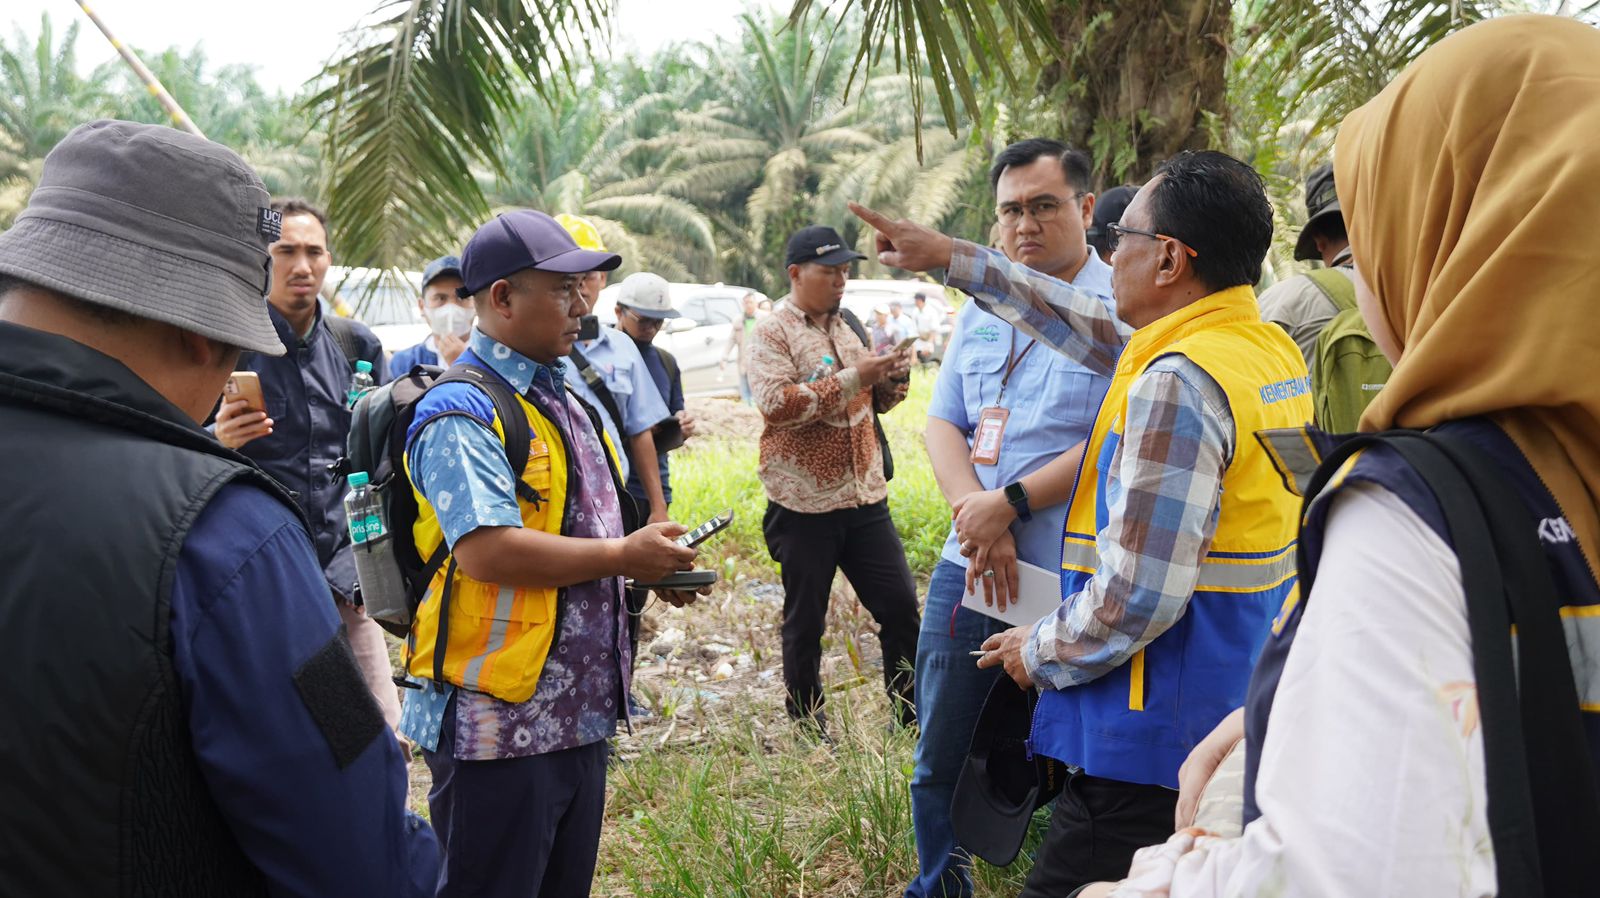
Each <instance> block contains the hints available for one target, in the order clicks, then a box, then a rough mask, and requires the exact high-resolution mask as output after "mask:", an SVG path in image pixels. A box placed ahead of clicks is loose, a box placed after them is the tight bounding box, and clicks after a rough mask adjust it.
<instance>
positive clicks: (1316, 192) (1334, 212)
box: [1294, 165, 1344, 261]
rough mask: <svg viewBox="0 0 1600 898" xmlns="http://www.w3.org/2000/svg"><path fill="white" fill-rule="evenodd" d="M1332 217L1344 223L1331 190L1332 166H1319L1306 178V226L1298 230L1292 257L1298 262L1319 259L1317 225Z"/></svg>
mask: <svg viewBox="0 0 1600 898" xmlns="http://www.w3.org/2000/svg"><path fill="white" fill-rule="evenodd" d="M1334 216H1338V217H1339V223H1340V224H1343V223H1344V212H1343V211H1341V210H1340V209H1339V194H1338V193H1337V192H1336V191H1335V190H1334V188H1333V166H1332V165H1319V166H1317V168H1316V169H1314V170H1313V171H1312V172H1311V174H1310V175H1307V176H1306V226H1305V227H1304V228H1301V229H1300V239H1299V240H1296V241H1295V244H1294V257H1295V258H1296V259H1299V260H1302V261H1304V260H1306V259H1321V258H1322V254H1321V253H1318V252H1317V241H1316V235H1317V227H1316V226H1317V223H1318V222H1322V221H1326V220H1327V219H1329V218H1332V217H1334Z"/></svg>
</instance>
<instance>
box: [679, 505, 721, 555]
mask: <svg viewBox="0 0 1600 898" xmlns="http://www.w3.org/2000/svg"><path fill="white" fill-rule="evenodd" d="M731 523H733V509H731V508H730V509H728V510H727V511H724V512H723V513H722V514H719V515H717V516H716V517H714V518H712V519H711V520H709V521H706V522H705V523H704V524H701V525H700V526H698V527H696V528H694V529H693V530H690V531H689V532H688V533H685V534H684V535H682V536H680V537H678V545H680V546H687V547H689V548H691V549H693V548H694V547H696V546H698V545H700V544H701V543H703V542H705V541H706V540H708V539H710V538H711V537H713V536H715V535H716V534H717V533H719V532H721V531H722V530H723V529H724V528H725V527H727V526H728V525H729V524H731Z"/></svg>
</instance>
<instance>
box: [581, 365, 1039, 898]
mask: <svg viewBox="0 0 1600 898" xmlns="http://www.w3.org/2000/svg"><path fill="white" fill-rule="evenodd" d="M936 373H937V371H936V370H930V371H918V372H915V373H914V375H913V379H912V383H911V389H910V393H909V395H908V397H907V399H906V401H905V402H904V403H902V404H901V405H900V406H898V407H897V408H895V409H894V410H893V411H891V412H890V413H889V414H888V415H886V416H884V428H885V431H886V432H887V434H888V437H889V441H890V445H891V448H892V450H893V452H894V455H895V468H896V471H895V479H894V481H893V482H892V483H891V484H890V486H889V503H890V508H891V511H892V512H893V515H894V519H895V523H896V525H897V527H898V528H899V531H900V536H901V540H902V542H903V543H904V544H905V548H906V555H907V559H908V561H909V562H910V564H911V569H912V571H913V573H914V574H915V575H916V577H917V580H918V583H919V584H921V586H922V587H925V585H926V582H927V577H928V575H929V574H930V573H931V572H932V570H933V567H934V565H935V564H936V563H937V561H938V557H939V551H940V549H941V548H942V546H943V544H944V540H945V536H946V534H947V533H948V531H949V527H950V509H949V506H948V505H946V504H945V501H944V498H943V496H942V495H941V494H940V493H939V489H938V485H937V483H936V482H935V481H934V477H933V470H932V468H931V467H930V466H929V464H928V458H927V453H926V451H925V450H924V449H923V445H922V429H923V425H924V422H925V419H926V415H927V408H928V401H929V399H930V397H931V394H932V388H933V380H934V376H935V375H936ZM756 436H757V434H756V433H749V434H736V435H728V436H723V437H718V438H712V439H704V440H700V439H697V440H696V442H695V443H694V444H693V447H694V448H693V449H692V450H686V451H682V452H679V453H676V454H675V455H674V456H673V462H672V483H673V517H674V518H675V519H677V520H680V521H683V522H684V523H687V524H690V525H693V524H694V523H696V522H698V521H701V520H704V519H705V518H707V517H709V516H711V515H712V514H715V513H717V512H720V511H722V510H723V509H725V508H733V509H734V515H735V517H734V522H733V524H732V526H731V527H730V528H729V529H728V530H727V531H725V532H724V534H723V535H722V536H720V537H718V540H717V541H716V542H714V543H711V544H709V545H708V551H707V552H706V553H705V554H704V555H703V556H702V561H701V564H702V565H705V566H710V565H713V564H714V565H716V566H718V567H720V568H721V572H722V574H723V577H724V580H725V581H728V582H725V583H724V584H723V585H721V586H719V588H718V589H719V595H720V596H722V597H723V598H722V599H721V604H720V606H718V605H716V604H710V605H709V606H707V605H706V604H705V603H703V604H702V606H699V607H696V608H691V609H686V610H685V611H683V612H671V614H672V615H673V616H672V617H670V618H669V621H670V623H671V625H672V626H681V627H684V628H685V629H687V630H688V631H689V632H690V638H691V639H693V638H695V636H696V634H697V633H699V632H701V631H702V630H709V631H714V632H718V633H728V634H749V635H748V639H749V644H748V645H742V646H740V647H739V648H740V649H741V650H745V651H749V652H750V653H751V654H752V655H753V656H754V657H755V665H756V668H757V669H758V670H759V669H761V668H771V667H775V666H776V663H777V659H776V655H777V652H776V645H775V644H774V642H775V636H776V634H775V633H774V632H773V630H772V629H771V628H767V627H765V626H763V625H762V624H759V623H755V621H760V620H762V619H763V618H765V619H766V620H765V622H766V623H776V617H777V608H776V607H774V606H772V605H770V604H762V603H759V602H757V601H756V600H755V599H753V598H750V597H748V596H742V595H739V594H738V591H737V590H733V591H732V593H730V592H728V586H729V583H731V582H732V581H735V580H737V579H738V578H745V577H753V578H758V579H763V580H766V581H767V582H769V583H770V582H774V581H776V579H777V576H776V569H775V566H774V565H773V563H772V561H771V560H770V559H769V558H768V557H767V553H766V545H765V542H764V540H763V538H762V535H761V517H762V514H763V512H764V510H765V507H766V498H765V496H764V494H763V493H762V490H761V484H760V481H759V480H758V479H757V476H756V462H757V449H756ZM712 558H715V559H717V560H715V561H713V560H712ZM716 600H717V597H713V603H714V602H716ZM835 605H836V607H835V608H834V609H832V611H831V613H830V622H829V632H828V635H827V637H825V639H824V651H825V652H826V653H830V654H833V655H846V656H848V664H847V665H846V664H841V665H839V667H838V668H837V673H836V675H835V676H834V678H833V679H832V680H830V681H829V682H828V684H827V688H828V716H829V723H830V732H831V733H832V736H833V739H834V744H833V745H832V746H824V745H821V744H819V743H817V742H816V741H814V740H813V739H811V738H809V737H807V736H806V735H804V734H801V733H799V732H797V731H795V730H794V729H793V728H792V727H791V726H790V725H789V723H788V721H787V719H786V717H785V715H784V712H783V708H782V697H781V690H780V689H778V688H777V684H778V682H779V681H777V680H775V679H766V680H761V679H758V678H756V677H754V676H753V675H751V676H748V677H747V678H746V679H743V680H740V681H737V682H740V683H745V682H751V681H753V685H750V686H747V687H743V688H740V687H735V688H733V689H731V690H729V689H723V690H720V695H721V698H720V700H717V701H714V702H713V701H691V702H688V703H686V704H685V705H683V706H677V707H673V706H667V707H665V708H664V710H666V712H667V716H669V717H672V718H673V719H672V720H671V722H670V724H669V725H667V726H665V727H663V726H662V724H660V723H657V724H654V725H651V726H647V727H643V728H641V730H640V731H639V734H638V736H637V737H635V738H633V739H629V740H624V743H623V746H622V749H621V750H620V751H619V763H618V764H617V765H616V767H615V768H614V769H613V771H612V773H611V778H610V786H611V796H610V800H609V802H608V805H607V809H606V814H607V822H606V827H605V834H604V838H603V842H602V845H601V851H600V868H599V870H598V871H597V878H596V883H595V889H594V893H595V894H596V895H617V896H620V895H633V896H638V898H723V896H733V898H785V896H874V898H880V896H881V898H893V896H899V895H900V894H901V893H902V892H903V890H904V889H905V886H906V885H907V884H908V883H909V882H910V881H911V878H912V877H913V876H915V875H916V870H917V859H916V845H915V839H914V837H913V834H912V827H911V797H910V781H911V772H912V763H913V757H914V753H915V748H916V737H915V734H914V733H910V732H907V731H903V730H899V729H894V728H891V727H890V726H889V721H890V713H889V708H888V702H887V699H886V698H885V696H884V694H883V690H882V688H881V680H880V679H879V676H878V673H877V671H875V670H869V669H867V668H868V667H869V666H870V665H869V664H868V662H864V661H863V659H862V654H861V651H860V642H861V636H862V635H863V634H864V633H865V632H867V630H868V626H869V625H868V621H867V620H866V619H865V615H864V614H863V613H862V612H861V610H860V609H859V608H857V607H855V603H853V602H849V603H835ZM840 605H843V606H844V607H838V606H840ZM700 615H710V617H709V618H706V617H699V616H700ZM690 669H692V666H685V668H684V670H685V672H686V673H687V672H688V671H689V670H690ZM767 673H768V674H775V671H772V670H770V669H769V670H768V671H767ZM709 685H710V686H714V685H715V684H709ZM729 685H731V683H730V684H729ZM674 715H675V716H674ZM1037 828H1038V827H1036V830H1037ZM1037 843H1038V832H1037V831H1036V832H1035V833H1034V834H1033V835H1032V836H1031V837H1030V852H1031V848H1032V846H1034V845H1037ZM1027 856H1028V855H1025V857H1027ZM1027 867H1028V863H1027V861H1026V860H1023V861H1019V862H1018V863H1017V864H1014V865H1013V866H1012V867H1010V868H1008V869H1005V870H997V869H995V868H992V867H988V866H987V865H985V864H982V863H981V862H980V863H979V864H977V869H976V870H975V871H974V876H975V879H976V881H977V887H978V894H979V895H980V896H985V898H987V896H1001V895H1007V896H1009V895H1015V894H1016V893H1017V891H1018V890H1019V889H1020V888H1021V885H1022V880H1023V877H1024V876H1025V875H1026V872H1027Z"/></svg>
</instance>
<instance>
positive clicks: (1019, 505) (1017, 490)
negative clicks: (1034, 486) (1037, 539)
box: [1006, 480, 1033, 523]
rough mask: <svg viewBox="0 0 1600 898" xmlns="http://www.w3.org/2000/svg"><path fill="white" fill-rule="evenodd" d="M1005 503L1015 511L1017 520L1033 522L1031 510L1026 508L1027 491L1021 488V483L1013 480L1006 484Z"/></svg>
mask: <svg viewBox="0 0 1600 898" xmlns="http://www.w3.org/2000/svg"><path fill="white" fill-rule="evenodd" d="M1006 501H1007V502H1010V503H1011V507H1012V508H1015V509H1016V510H1017V520H1019V521H1023V522H1024V523H1026V522H1027V521H1031V520H1033V510H1032V509H1030V508H1028V491H1027V490H1025V489H1023V488H1022V481H1020V480H1014V481H1012V482H1010V483H1008V484H1006Z"/></svg>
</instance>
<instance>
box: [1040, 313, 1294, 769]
mask: <svg viewBox="0 0 1600 898" xmlns="http://www.w3.org/2000/svg"><path fill="white" fill-rule="evenodd" d="M1173 354H1181V355H1183V356H1185V357H1187V358H1188V359H1189V360H1191V361H1193V362H1194V363H1195V364H1196V365H1198V366H1199V367H1200V368H1201V369H1203V370H1204V371H1205V372H1206V373H1207V374H1209V375H1210V376H1211V377H1212V378H1213V379H1214V380H1215V381H1216V382H1217V384H1218V385H1219V386H1221V388H1222V390H1223V392H1224V393H1225V394H1226V395H1227V398H1228V403H1229V406H1230V410H1231V412H1232V415H1233V423H1234V428H1235V434H1236V436H1235V441H1234V442H1235V446H1234V452H1233V457H1232V458H1231V459H1229V461H1228V467H1227V469H1226V470H1225V471H1224V473H1223V480H1222V493H1221V500H1220V501H1221V510H1220V514H1219V517H1218V521H1217V527H1216V532H1215V535H1214V536H1213V538H1212V542H1211V546H1210V550H1209V552H1208V554H1207V555H1206V557H1205V558H1204V559H1203V560H1202V562H1201V565H1200V573H1199V580H1198V582H1197V583H1196V586H1195V592H1194V594H1193V596H1192V597H1191V599H1190V601H1189V604H1188V606H1187V607H1186V608H1185V609H1184V613H1183V615H1182V616H1181V617H1180V618H1179V619H1178V620H1177V622H1176V623H1174V624H1173V625H1172V626H1171V627H1170V628H1169V629H1168V630H1167V631H1166V632H1165V633H1163V634H1162V635H1161V636H1158V637H1157V638H1156V639H1155V640H1154V641H1152V642H1151V643H1150V644H1149V645H1147V646H1146V647H1145V648H1144V650H1143V651H1140V652H1138V653H1136V654H1134V655H1133V656H1132V657H1131V658H1130V660H1129V662H1128V663H1127V664H1125V665H1123V667H1122V668H1120V669H1118V670H1114V671H1112V672H1110V673H1108V674H1106V675H1105V676H1102V677H1101V678H1099V679H1097V680H1095V681H1092V682H1090V683H1086V684H1083V685H1080V686H1074V687H1071V688H1068V689H1063V690H1045V693H1044V695H1043V696H1042V697H1041V700H1040V703H1039V711H1038V715H1039V716H1038V718H1037V720H1036V727H1035V732H1034V748H1035V749H1036V750H1038V751H1041V752H1043V753H1044V754H1046V755H1049V756H1050V757H1054V758H1057V759H1060V760H1062V761H1065V762H1066V763H1069V764H1076V765H1079V766H1082V767H1083V768H1084V769H1085V770H1087V771H1088V772H1089V773H1091V774H1093V775H1095V776H1103V777H1108V778H1112V779H1120V780H1123V781H1127V782H1144V783H1160V784H1163V785H1168V786H1174V787H1175V786H1176V785H1177V770H1178V765H1179V764H1180V763H1181V762H1182V760H1183V758H1184V756H1185V755H1186V754H1187V753H1188V750H1189V749H1190V748H1192V747H1193V746H1194V744H1195V743H1196V742H1198V741H1199V739H1200V738H1202V737H1203V736H1204V735H1205V734H1206V733H1207V732H1208V731H1209V730H1210V729H1211V727H1212V726H1214V725H1215V724H1216V722H1217V721H1218V720H1219V719H1221V717H1222V716H1223V715H1224V714H1226V713H1227V712H1228V711H1230V710H1232V709H1233V708H1235V707H1238V706H1239V705H1240V704H1241V703H1242V702H1243V700H1244V690H1245V684H1246V682H1247V681H1248V679H1249V675H1250V667H1251V663H1252V662H1253V660H1254V655H1255V651H1256V649H1257V648H1258V647H1259V646H1260V644H1261V641H1262V640H1264V639H1265V638H1266V635H1267V632H1268V629H1269V627H1270V625H1271V620H1272V617H1273V615H1274V614H1275V613H1276V612H1277V611H1278V609H1279V608H1280V607H1281V605H1282V603H1283V598H1284V596H1285V595H1286V594H1287V592H1288V591H1289V589H1290V588H1291V587H1292V586H1293V584H1294V580H1295V532H1296V525H1297V522H1298V517H1299V502H1298V500H1297V499H1296V498H1295V497H1294V496H1293V495H1292V494H1291V493H1290V492H1289V491H1288V490H1287V489H1285V487H1284V483H1283V480H1282V479H1281V478H1280V477H1279V475H1278V472H1277V470H1276V469H1275V468H1274V466H1273V464H1272V460H1271V458H1270V457H1269V456H1268V454H1267V452H1266V451H1265V450H1264V449H1262V447H1261V446H1260V445H1259V444H1258V443H1257V442H1256V441H1255V439H1254V438H1253V437H1254V433H1255V432H1256V431H1257V430H1260V429H1263V428H1273V427H1279V428H1284V427H1298V426H1302V425H1304V424H1307V423H1309V422H1310V420H1311V414H1312V403H1311V395H1310V385H1309V381H1308V379H1307V375H1306V369H1305V359H1304V358H1303V357H1302V356H1301V355H1300V351H1299V349H1298V348H1297V347H1296V346H1295V344H1294V343H1293V342H1292V341H1291V340H1290V339H1289V337H1288V335H1287V334H1285V333H1284V332H1283V329H1282V328H1279V327H1277V326H1276V325H1272V324H1266V323H1263V322H1262V321H1261V318H1260V313H1259V311H1258V309H1257V306H1256V301H1255V294H1254V291H1252V290H1251V289H1250V288H1248V287H1236V288H1233V289H1230V290H1224V291H1221V292H1219V293H1215V294H1212V295H1211V296H1209V297H1206V298H1205V299H1202V300H1200V301H1198V302H1196V303H1194V304H1192V305H1190V306H1188V307H1186V308H1184V309H1181V310H1179V311H1177V312H1174V313H1173V314H1171V315H1169V316H1167V317H1166V318H1163V319H1161V320H1160V321H1157V322H1155V323H1153V324H1151V325H1149V326H1147V327H1144V328H1141V329H1140V330H1139V331H1137V332H1136V333H1135V334H1134V336H1133V338H1132V339H1131V340H1130V341H1129V343H1128V345H1127V347H1126V348H1125V349H1124V351H1123V354H1122V356H1121V357H1120V358H1119V360H1118V363H1117V372H1116V376H1115V378H1114V379H1113V380H1112V383H1111V387H1110V389H1109V390H1108V392H1107V394H1106V400H1105V404H1104V405H1102V407H1101V409H1100V413H1099V415H1098V416H1097V418H1096V421H1095V426H1094V430H1093V431H1091V435H1090V438H1089V445H1088V446H1087V447H1086V454H1085V458H1086V459H1089V460H1091V461H1093V462H1094V467H1090V466H1089V465H1088V464H1086V465H1085V468H1084V473H1083V474H1082V475H1080V476H1079V479H1078V483H1077V485H1076V487H1075V489H1074V493H1073V497H1072V500H1071V505H1070V506H1069V508H1068V511H1067V520H1066V532H1065V533H1064V534H1063V539H1062V593H1063V599H1064V600H1067V601H1070V600H1072V598H1073V597H1074V596H1075V595H1076V594H1077V593H1078V592H1079V591H1080V590H1081V589H1082V588H1083V587H1084V586H1085V585H1086V584H1087V583H1088V582H1089V580H1090V578H1091V577H1092V576H1093V575H1094V573H1095V570H1096V569H1097V567H1098V565H1099V560H1100V559H1099V552H1098V549H1097V538H1096V537H1095V536H1093V535H1091V534H1094V533H1096V532H1097V531H1098V530H1099V529H1100V526H1099V525H1100V523H1101V522H1100V520H1099V518H1101V517H1103V515H1104V512H1103V510H1101V509H1100V506H1101V503H1102V499H1101V498H1100V497H1101V496H1102V495H1103V494H1104V491H1105V487H1106V484H1107V483H1108V482H1109V478H1110V477H1112V476H1115V474H1116V472H1115V470H1114V467H1115V465H1114V463H1113V460H1112V459H1111V458H1109V457H1107V458H1102V455H1116V454H1117V453H1118V451H1119V447H1118V445H1117V444H1118V443H1119V441H1120V436H1121V435H1120V430H1121V422H1123V421H1124V420H1125V419H1126V414H1127V401H1128V392H1129V389H1130V388H1131V386H1132V384H1133V382H1134V380H1136V379H1137V378H1138V377H1139V376H1140V375H1141V374H1143V373H1144V371H1145V369H1146V368H1148V367H1149V365H1150V364H1151V363H1152V362H1154V361H1156V360H1157V359H1159V358H1161V357H1163V356H1167V355H1173ZM1107 536H1108V538H1109V535H1107Z"/></svg>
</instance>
